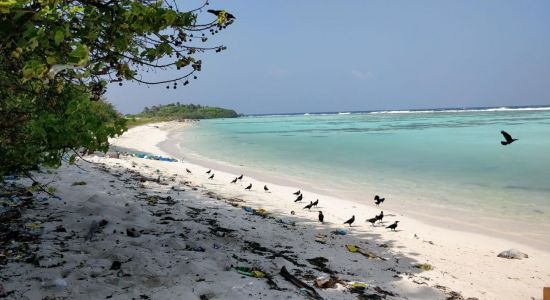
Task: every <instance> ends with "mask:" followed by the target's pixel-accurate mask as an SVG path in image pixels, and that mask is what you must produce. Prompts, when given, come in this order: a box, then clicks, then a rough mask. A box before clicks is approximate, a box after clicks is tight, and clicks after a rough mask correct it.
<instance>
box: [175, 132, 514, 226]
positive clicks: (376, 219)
mask: <svg viewBox="0 0 550 300" xmlns="http://www.w3.org/2000/svg"><path fill="white" fill-rule="evenodd" d="M503 143H504V142H503ZM185 171H186V172H187V173H189V174H191V170H189V169H185ZM206 174H207V175H210V176H209V177H208V179H214V173H212V170H211V169H208V171H206ZM243 178H244V175H243V174H241V175H240V176H238V177H235V178H234V179H233V180H231V181H230V183H237V181H239V180H242V179H243ZM244 189H245V190H246V191H251V190H252V183H250V184H248V186H247V187H245V188H244ZM264 191H265V192H266V193H269V192H270V190H269V188H268V187H267V185H264ZM292 194H293V195H295V196H296V199H295V200H294V202H300V201H302V200H303V199H304V194H302V191H301V190H298V191H296V192H294V193H292ZM384 200H386V198H380V196H378V195H376V196H374V204H376V206H380V204H381V203H383V202H384ZM318 205H319V199H317V200H315V201H309V204H308V205H306V206H304V208H303V209H307V210H309V211H311V209H312V208H313V207H315V208H317V207H318ZM383 218H384V212H383V211H381V212H380V214H379V215H376V216H375V217H374V218H370V219H367V222H369V223H371V224H372V225H373V226H376V225H375V224H376V222H378V223H381V222H382V219H383ZM318 219H319V222H321V223H324V222H325V215H323V212H322V211H320V210H319V215H318ZM354 222H355V215H353V216H351V218H350V219H349V220H347V221H346V222H344V225H345V224H348V225H349V226H350V227H351V225H352V224H353V223H354ZM397 223H399V221H395V223H393V224H391V225H389V226H387V227H386V228H388V229H391V230H393V231H395V229H396V228H397Z"/></svg>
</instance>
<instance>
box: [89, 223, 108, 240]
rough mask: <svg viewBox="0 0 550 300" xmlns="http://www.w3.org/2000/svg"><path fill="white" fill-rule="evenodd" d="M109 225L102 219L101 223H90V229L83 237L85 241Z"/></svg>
mask: <svg viewBox="0 0 550 300" xmlns="http://www.w3.org/2000/svg"><path fill="white" fill-rule="evenodd" d="M107 223H109V222H108V221H107V220H105V219H103V220H101V221H99V222H98V221H96V220H94V221H92V224H90V229H88V233H87V234H86V236H85V237H84V240H85V241H89V240H91V239H92V238H93V237H94V234H95V233H96V232H99V231H100V230H101V229H102V228H103V227H105V226H106V225H107Z"/></svg>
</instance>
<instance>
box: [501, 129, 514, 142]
mask: <svg viewBox="0 0 550 300" xmlns="http://www.w3.org/2000/svg"><path fill="white" fill-rule="evenodd" d="M500 133H502V135H503V136H504V138H505V139H506V140H507V141H510V140H512V136H511V135H510V134H509V133H508V132H506V131H504V130H502V131H500Z"/></svg>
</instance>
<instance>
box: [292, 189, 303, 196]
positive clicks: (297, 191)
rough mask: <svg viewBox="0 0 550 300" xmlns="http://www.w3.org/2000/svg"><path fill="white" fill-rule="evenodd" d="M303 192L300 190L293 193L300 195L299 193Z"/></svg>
mask: <svg viewBox="0 0 550 300" xmlns="http://www.w3.org/2000/svg"><path fill="white" fill-rule="evenodd" d="M301 193H302V191H300V190H298V191H297V192H295V193H292V194H293V195H296V196H298V195H300V194H301Z"/></svg>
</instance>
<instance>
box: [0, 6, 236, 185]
mask: <svg viewBox="0 0 550 300" xmlns="http://www.w3.org/2000/svg"><path fill="white" fill-rule="evenodd" d="M207 8H208V2H207V1H206V2H204V3H203V4H202V6H200V7H197V8H196V9H193V10H186V11H184V10H180V9H179V8H178V3H177V1H172V0H166V1H152V0H120V1H111V0H3V1H0V176H3V175H6V174H13V173H23V174H28V172H29V171H30V170H33V169H36V168H37V166H39V165H46V166H59V165H60V164H61V162H62V160H63V158H65V159H66V160H68V161H69V162H71V163H72V162H74V160H75V159H76V157H78V156H79V155H82V154H86V153H91V152H94V151H106V150H107V149H108V139H109V138H110V137H114V136H117V135H120V134H122V133H123V132H124V131H125V130H126V128H127V120H126V118H124V117H123V116H122V115H120V114H118V113H117V112H116V110H115V109H114V108H113V107H112V105H110V104H109V103H107V102H105V101H103V100H102V97H103V95H104V93H105V91H106V89H107V87H108V85H109V84H119V85H123V84H124V82H125V81H134V82H138V83H140V84H144V85H161V86H163V87H164V86H166V87H168V88H169V85H173V87H174V88H176V87H178V85H187V84H189V82H190V81H191V80H193V79H196V78H197V76H196V74H197V72H199V71H200V70H201V68H202V61H201V60H200V59H199V57H198V56H200V55H199V54H200V53H202V52H205V51H214V52H221V51H223V50H225V47H224V46H222V45H210V43H209V42H208V40H209V38H210V37H211V36H212V35H216V34H218V33H219V32H220V31H222V30H223V29H225V28H226V27H227V26H228V25H230V24H231V23H232V22H233V20H234V17H233V15H231V14H229V13H226V12H225V11H223V10H208V11H207ZM203 13H204V14H205V15H207V16H209V18H208V21H206V22H199V15H201V14H203ZM169 69H175V70H177V71H178V74H179V75H177V76H176V77H175V78H168V79H165V80H164V79H163V80H155V79H154V78H155V77H153V76H151V75H150V73H157V72H162V71H165V70H169ZM148 75H149V76H148Z"/></svg>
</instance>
